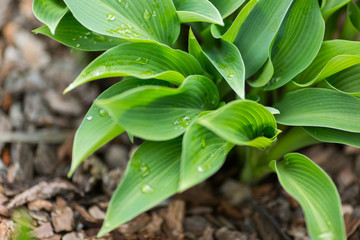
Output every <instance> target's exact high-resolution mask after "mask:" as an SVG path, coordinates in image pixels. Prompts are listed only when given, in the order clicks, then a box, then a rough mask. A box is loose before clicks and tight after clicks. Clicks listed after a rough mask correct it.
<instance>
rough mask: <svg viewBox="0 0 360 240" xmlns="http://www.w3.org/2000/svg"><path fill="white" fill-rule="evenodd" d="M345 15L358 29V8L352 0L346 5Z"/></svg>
mask: <svg viewBox="0 0 360 240" xmlns="http://www.w3.org/2000/svg"><path fill="white" fill-rule="evenodd" d="M347 16H348V17H349V19H350V21H351V23H352V25H353V26H354V27H355V28H356V29H357V30H358V31H360V8H359V6H358V5H357V4H356V3H355V2H354V1H353V0H352V1H350V2H349V4H348V5H347Z"/></svg>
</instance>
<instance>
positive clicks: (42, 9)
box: [32, 0, 68, 34]
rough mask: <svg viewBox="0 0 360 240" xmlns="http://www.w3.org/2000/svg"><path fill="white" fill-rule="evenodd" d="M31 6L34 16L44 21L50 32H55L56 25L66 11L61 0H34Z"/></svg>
mask: <svg viewBox="0 0 360 240" xmlns="http://www.w3.org/2000/svg"><path fill="white" fill-rule="evenodd" d="M32 8H33V12H34V15H35V17H36V18H37V19H38V20H39V21H40V22H43V23H45V24H46V25H47V26H48V27H49V29H50V31H51V33H52V34H55V30H56V27H57V25H58V24H59V22H60V20H61V18H62V17H63V16H64V15H65V13H66V12H67V11H68V8H67V7H66V5H65V4H64V2H63V1H62V0H34V1H33V6H32Z"/></svg>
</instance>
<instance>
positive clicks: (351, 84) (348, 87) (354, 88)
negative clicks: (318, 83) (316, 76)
mask: <svg viewBox="0 0 360 240" xmlns="http://www.w3.org/2000/svg"><path fill="white" fill-rule="evenodd" d="M326 83H327V86H329V87H330V88H333V89H335V90H337V91H340V92H343V93H346V94H349V95H353V96H357V97H360V64H357V65H355V66H352V67H349V68H347V69H345V70H343V71H341V72H338V73H336V74H334V75H332V76H331V77H329V78H327V79H326Z"/></svg>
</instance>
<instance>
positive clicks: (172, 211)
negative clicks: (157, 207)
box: [164, 200, 185, 238]
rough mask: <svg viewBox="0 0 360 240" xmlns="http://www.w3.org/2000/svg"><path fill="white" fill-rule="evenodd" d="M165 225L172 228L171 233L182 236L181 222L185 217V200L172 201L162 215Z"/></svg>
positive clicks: (178, 236)
mask: <svg viewBox="0 0 360 240" xmlns="http://www.w3.org/2000/svg"><path fill="white" fill-rule="evenodd" d="M164 217H165V222H166V224H167V226H168V227H169V228H170V229H171V230H172V235H173V236H174V237H177V238H182V237H181V236H182V234H183V223H184V218H185V202H184V201H183V200H175V201H173V202H172V203H171V204H170V205H169V207H168V209H167V213H166V215H165V216H164Z"/></svg>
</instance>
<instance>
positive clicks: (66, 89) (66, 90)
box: [63, 83, 76, 94]
mask: <svg viewBox="0 0 360 240" xmlns="http://www.w3.org/2000/svg"><path fill="white" fill-rule="evenodd" d="M75 87H76V86H75V85H74V84H73V83H71V84H70V85H69V86H68V87H67V88H65V90H64V92H63V94H67V93H68V92H70V91H71V90H73V89H74V88H75Z"/></svg>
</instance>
